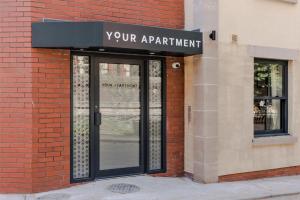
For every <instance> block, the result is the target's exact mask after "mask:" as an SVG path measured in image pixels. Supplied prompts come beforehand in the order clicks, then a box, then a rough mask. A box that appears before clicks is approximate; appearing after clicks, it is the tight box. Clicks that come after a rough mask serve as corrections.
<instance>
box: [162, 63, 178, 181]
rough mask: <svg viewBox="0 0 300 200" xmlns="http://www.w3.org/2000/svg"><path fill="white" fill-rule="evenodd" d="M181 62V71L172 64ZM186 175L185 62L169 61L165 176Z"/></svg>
mask: <svg viewBox="0 0 300 200" xmlns="http://www.w3.org/2000/svg"><path fill="white" fill-rule="evenodd" d="M173 62H180V63H181V67H180V68H179V69H173V68H172V63H173ZM183 174H184V61H183V59H182V58H168V59H167V173H166V174H161V175H165V176H182V175H183Z"/></svg>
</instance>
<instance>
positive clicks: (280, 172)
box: [219, 166, 300, 182]
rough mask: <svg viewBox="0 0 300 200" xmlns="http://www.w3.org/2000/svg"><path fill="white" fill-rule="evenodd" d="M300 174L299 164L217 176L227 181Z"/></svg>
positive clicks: (222, 180)
mask: <svg viewBox="0 0 300 200" xmlns="http://www.w3.org/2000/svg"><path fill="white" fill-rule="evenodd" d="M299 174H300V166H294V167H285V168H278V169H269V170H262V171H255V172H245V173H238V174H229V175H224V176H220V177H219V182H228V181H243V180H251V179H259V178H267V177H274V176H291V175H299Z"/></svg>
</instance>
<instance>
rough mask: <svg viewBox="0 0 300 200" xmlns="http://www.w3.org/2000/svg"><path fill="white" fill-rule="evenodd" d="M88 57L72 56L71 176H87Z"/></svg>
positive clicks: (76, 177) (88, 129)
mask: <svg viewBox="0 0 300 200" xmlns="http://www.w3.org/2000/svg"><path fill="white" fill-rule="evenodd" d="M89 100H90V99H89V57H88V56H73V177H74V178H75V179H78V178H86V177H88V176H89V140H90V138H89V132H90V125H89V115H90V111H89Z"/></svg>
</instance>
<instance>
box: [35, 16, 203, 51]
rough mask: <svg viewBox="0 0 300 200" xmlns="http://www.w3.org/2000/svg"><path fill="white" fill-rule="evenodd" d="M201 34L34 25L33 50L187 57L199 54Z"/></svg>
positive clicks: (141, 28)
mask: <svg viewBox="0 0 300 200" xmlns="http://www.w3.org/2000/svg"><path fill="white" fill-rule="evenodd" d="M202 42H203V36H202V33H201V32H200V31H183V30H177V29H166V28H158V27H149V26H140V25H130V24H120V23H112V22H102V21H96V22H57V21H47V22H36V23H33V24H32V47H35V48H60V49H88V50H97V51H104V52H120V53H138V54H155V55H173V56H188V55H195V54H202V49H203V44H202Z"/></svg>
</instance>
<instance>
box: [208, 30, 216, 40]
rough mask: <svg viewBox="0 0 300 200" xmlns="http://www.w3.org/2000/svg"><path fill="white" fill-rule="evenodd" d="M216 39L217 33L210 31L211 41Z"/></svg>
mask: <svg viewBox="0 0 300 200" xmlns="http://www.w3.org/2000/svg"><path fill="white" fill-rule="evenodd" d="M216 37H217V32H216V31H212V32H211V33H210V34H209V38H210V39H211V40H216Z"/></svg>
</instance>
